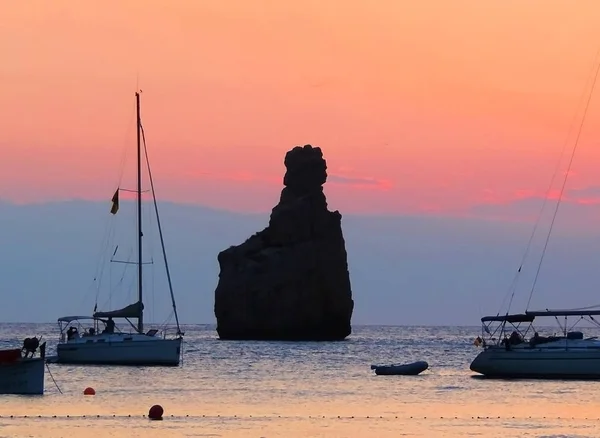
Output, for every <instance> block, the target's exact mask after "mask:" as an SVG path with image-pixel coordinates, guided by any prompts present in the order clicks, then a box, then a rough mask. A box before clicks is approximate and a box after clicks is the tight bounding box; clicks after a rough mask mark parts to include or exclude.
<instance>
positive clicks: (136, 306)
mask: <svg viewBox="0 0 600 438" xmlns="http://www.w3.org/2000/svg"><path fill="white" fill-rule="evenodd" d="M142 310H144V304H143V303H142V302H141V301H138V302H137V303H133V304H130V305H129V306H127V307H123V308H122V309H119V310H111V311H108V312H95V313H94V318H137V317H138V316H139V315H140V313H141V311H142Z"/></svg>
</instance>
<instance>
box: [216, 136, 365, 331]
mask: <svg viewBox="0 0 600 438" xmlns="http://www.w3.org/2000/svg"><path fill="white" fill-rule="evenodd" d="M284 164H285V167H286V173H285V176H284V178H283V185H284V186H285V187H284V188H283V190H282V191H281V197H280V200H279V203H278V204H277V205H276V206H275V207H274V208H273V210H272V212H271V218H270V220H269V226H268V227H267V228H265V229H264V230H262V231H259V232H257V233H256V234H254V235H253V236H251V237H250V238H248V239H247V240H246V241H245V242H244V243H242V244H241V245H238V246H232V247H230V248H228V249H226V250H224V251H222V252H220V253H219V256H218V260H219V266H220V269H221V270H220V273H219V283H218V285H217V289H216V290H215V316H216V317H217V333H218V334H219V338H221V339H227V340H286V341H339V340H343V339H345V338H346V337H347V336H348V335H349V334H350V333H351V331H352V329H351V324H350V320H351V318H352V311H353V309H354V301H353V300H352V289H351V285H350V274H349V272H348V262H347V254H346V245H345V242H344V236H343V234H342V225H341V220H342V215H341V214H340V213H339V212H338V211H334V212H331V211H329V210H328V209H327V199H326V198H325V194H324V193H323V184H325V181H326V180H327V164H326V162H325V159H324V158H323V153H322V151H321V149H320V148H318V147H312V146H311V145H305V146H304V147H302V146H296V147H294V148H293V149H292V150H290V151H289V152H287V154H286V155H285V160H284Z"/></svg>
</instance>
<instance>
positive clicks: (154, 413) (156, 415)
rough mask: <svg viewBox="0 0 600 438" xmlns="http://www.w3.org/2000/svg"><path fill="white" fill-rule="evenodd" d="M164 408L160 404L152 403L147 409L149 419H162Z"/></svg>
mask: <svg viewBox="0 0 600 438" xmlns="http://www.w3.org/2000/svg"><path fill="white" fill-rule="evenodd" d="M163 413H164V410H163V408H162V406H161V405H154V406H152V407H151V408H150V410H149V411H148V418H149V419H151V420H162V416H163Z"/></svg>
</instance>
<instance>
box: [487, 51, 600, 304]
mask: <svg viewBox="0 0 600 438" xmlns="http://www.w3.org/2000/svg"><path fill="white" fill-rule="evenodd" d="M599 55H600V49H598V51H597V52H596V56H595V57H594V62H593V63H592V70H591V72H590V75H589V77H588V78H587V80H586V82H585V87H584V88H583V91H582V92H581V96H580V97H579V102H578V103H577V107H576V111H575V114H574V116H573V120H572V121H571V123H570V125H569V131H568V132H567V137H566V138H565V141H564V143H563V146H562V149H561V151H560V155H559V158H558V162H557V163H556V168H555V169H554V173H553V174H552V179H551V180H550V184H549V186H548V190H546V195H545V196H544V200H543V201H542V206H541V208H540V211H539V213H538V216H537V219H536V221H535V225H534V226H533V230H532V232H531V235H530V236H529V241H528V242H527V246H526V249H525V253H524V254H523V258H522V259H521V263H520V264H519V269H518V270H517V272H516V274H515V276H514V278H513V281H512V282H511V286H510V287H509V291H512V292H511V296H510V300H509V302H508V307H507V309H506V314H508V313H509V312H510V308H511V306H512V302H513V300H514V297H515V293H516V291H517V285H518V282H519V278H520V275H519V274H521V271H522V268H523V265H524V264H525V261H526V260H527V256H528V255H529V252H530V250H531V244H532V243H533V238H534V237H535V234H536V232H537V229H538V227H539V225H540V222H541V219H542V214H543V213H544V210H545V208H546V204H547V203H548V197H549V196H550V192H551V190H552V186H553V185H554V181H555V179H556V176H557V175H558V171H559V170H560V164H561V162H562V159H563V155H564V153H565V150H566V148H567V144H568V143H569V138H570V137H571V132H573V129H574V127H575V126H576V125H575V122H576V121H577V117H578V111H577V108H579V107H580V106H581V104H582V103H583V102H584V99H585V94H586V90H587V88H588V84H589V83H590V81H592V80H593V81H595V79H594V65H596V62H597V61H598V56H599ZM596 75H597V73H596ZM592 84H593V83H592ZM592 90H593V85H592ZM586 110H587V109H586ZM584 117H585V115H584ZM505 300H506V297H505V298H504V300H502V306H501V308H502V307H503V306H504V301H505ZM530 300H531V298H530ZM527 307H529V303H528V304H527ZM499 314H500V312H498V315H499Z"/></svg>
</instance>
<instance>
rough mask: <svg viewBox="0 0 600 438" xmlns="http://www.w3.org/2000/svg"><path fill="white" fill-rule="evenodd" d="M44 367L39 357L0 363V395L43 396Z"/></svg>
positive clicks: (42, 360)
mask: <svg viewBox="0 0 600 438" xmlns="http://www.w3.org/2000/svg"><path fill="white" fill-rule="evenodd" d="M44 367H45V363H44V359H42V358H39V357H36V358H30V359H24V358H23V359H19V360H17V361H14V362H3V363H0V394H19V395H41V394H43V393H44V369H45V368H44Z"/></svg>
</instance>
